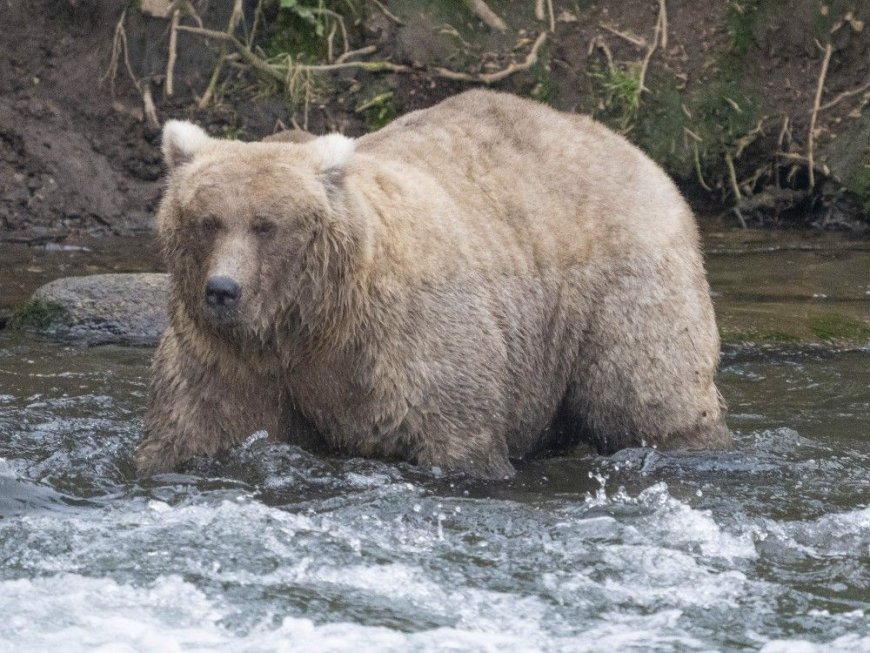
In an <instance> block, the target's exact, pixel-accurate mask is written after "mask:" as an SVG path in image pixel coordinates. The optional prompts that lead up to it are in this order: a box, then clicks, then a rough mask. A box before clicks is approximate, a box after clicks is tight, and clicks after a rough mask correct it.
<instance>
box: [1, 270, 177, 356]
mask: <svg viewBox="0 0 870 653" xmlns="http://www.w3.org/2000/svg"><path fill="white" fill-rule="evenodd" d="M168 300H169V276H168V275H166V274H157V273H136V274H94V275H90V276H85V277H66V278H63V279H56V280H55V281H52V282H50V283H47V284H45V285H44V286H42V287H41V288H39V289H38V290H37V291H36V292H35V293H33V296H32V297H31V298H30V299H29V300H28V301H27V303H25V304H24V305H23V306H22V307H21V308H19V309H18V310H17V311H16V312H15V314H14V315H13V316H12V318H11V320H10V321H9V326H10V327H11V328H13V329H22V330H26V331H32V332H37V333H40V334H44V335H48V336H51V337H55V338H59V339H62V340H68V341H72V342H76V343H79V344H85V345H103V344H125V345H155V344H157V341H158V340H159V339H160V336H161V335H162V333H163V331H164V330H165V329H166V326H167V324H168V316H167V308H166V307H167V303H168Z"/></svg>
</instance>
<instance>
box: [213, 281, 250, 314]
mask: <svg viewBox="0 0 870 653" xmlns="http://www.w3.org/2000/svg"><path fill="white" fill-rule="evenodd" d="M241 296H242V287H241V286H240V285H239V284H238V283H236V281H235V279H232V278H230V277H227V276H223V275H221V276H214V277H210V278H209V280H208V281H207V282H206V284H205V302H206V304H208V306H209V308H212V309H214V310H228V309H233V308H235V307H236V305H237V304H238V303H239V298H240V297H241Z"/></svg>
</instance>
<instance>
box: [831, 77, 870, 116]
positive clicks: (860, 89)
mask: <svg viewBox="0 0 870 653" xmlns="http://www.w3.org/2000/svg"><path fill="white" fill-rule="evenodd" d="M867 90H870V82H867V83H866V84H863V85H862V86H859V87H858V88H853V89H852V90H851V91H843V92H842V93H840V94H839V95H838V96H837V97H835V98H834V99H833V100H831V101H830V102H825V103H824V104H823V105H821V106H820V107H819V111H826V110H828V109H830V108H831V107H834V106H836V105H837V104H839V103H840V102H842V101H843V100H845V99H846V98H847V97H852V96H853V95H860V94H861V93H863V92H864V91H867Z"/></svg>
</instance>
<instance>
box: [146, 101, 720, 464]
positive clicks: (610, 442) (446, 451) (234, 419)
mask: <svg viewBox="0 0 870 653" xmlns="http://www.w3.org/2000/svg"><path fill="white" fill-rule="evenodd" d="M277 140H279V141H283V142H269V143H239V142H233V141H216V140H212V141H209V142H208V144H207V147H206V146H202V143H201V142H199V141H197V139H196V138H194V139H193V142H194V144H195V145H200V146H201V147H198V148H197V147H193V148H192V147H180V148H177V149H178V150H179V151H184V152H190V151H191V150H192V149H193V150H195V152H194V154H193V155H192V157H191V158H190V159H189V161H188V162H187V163H188V165H185V166H183V167H173V165H172V164H171V163H170V168H171V170H172V171H171V176H170V180H169V186H168V189H167V192H166V195H165V197H164V199H163V202H162V204H161V208H160V212H159V215H158V224H159V229H160V235H161V239H162V242H163V244H164V249H165V253H166V258H167V264H168V266H169V269H170V272H171V274H172V281H173V293H172V306H171V309H172V310H171V314H172V325H171V328H170V330H169V332H168V333H167V335H166V336H165V338H164V340H163V342H162V344H161V346H160V348H159V349H158V352H157V354H156V357H155V363H154V380H153V382H152V390H151V401H150V404H149V408H148V412H147V415H146V426H145V432H146V433H145V439H144V441H143V443H142V445H141V446H140V448H139V451H138V454H137V461H138V464H139V467H140V469H141V470H142V471H145V472H153V471H157V470H166V469H172V468H175V467H176V466H177V465H178V464H180V463H182V462H184V461H185V460H187V459H188V458H190V457H191V456H193V455H196V454H214V453H216V452H219V451H222V450H225V449H226V448H228V447H230V446H233V445H234V444H237V443H238V442H240V441H242V440H243V439H244V438H246V437H247V436H248V435H250V434H251V433H253V432H254V431H257V430H262V429H265V430H267V431H269V433H270V434H272V435H273V436H275V437H287V438H290V439H291V441H294V442H298V443H299V444H301V445H303V446H308V447H314V448H320V449H323V450H327V451H332V452H340V453H344V454H348V455H360V456H376V457H386V458H400V459H406V460H411V461H414V462H416V463H418V464H421V465H424V466H428V465H438V466H440V467H442V468H446V469H452V470H460V471H465V472H468V473H470V474H473V475H476V476H479V477H485V478H503V477H505V476H509V475H511V474H512V473H513V467H512V466H511V464H510V462H509V459H511V458H522V457H524V456H527V455H532V454H534V453H536V452H541V451H546V450H551V449H554V448H558V447H561V446H565V445H568V444H573V443H576V442H579V441H586V442H589V443H591V444H593V445H594V446H596V447H597V448H598V449H599V450H600V451H601V452H603V453H607V452H612V451H615V450H617V449H620V448H623V447H627V446H640V445H641V444H644V443H645V444H648V445H656V446H661V447H718V446H726V445H727V444H728V443H729V442H730V436H729V434H728V431H727V429H726V428H725V423H724V406H723V405H722V403H721V401H720V398H719V395H718V392H717V390H716V386H715V383H714V374H715V370H716V366H717V363H718V356H719V340H718V334H717V330H716V324H715V319H714V315H713V309H712V305H711V302H710V299H709V289H708V286H707V282H706V279H705V276H704V270H703V266H702V262H701V256H700V252H699V248H698V236H697V231H696V227H695V223H694V218H693V216H692V214H691V212H690V210H689V209H688V207H687V206H686V204H685V202H684V201H683V199H682V198H681V197H680V195H679V193H678V192H677V190H676V189H675V188H674V186H673V184H672V183H671V181H670V180H669V179H668V178H667V176H666V175H665V174H664V173H663V172H662V171H661V169H660V168H659V167H658V166H656V165H655V164H654V163H653V162H652V161H650V160H649V159H648V158H647V157H646V156H645V155H643V154H642V153H641V152H640V151H638V150H637V149H636V148H634V147H633V146H631V145H630V144H629V143H627V142H626V141H625V140H624V139H622V138H621V137H619V136H617V135H615V134H613V133H612V132H610V131H608V130H607V129H605V128H604V127H602V126H601V125H599V124H597V123H595V122H594V121H592V120H590V119H589V118H586V117H582V116H572V115H567V114H562V113H558V112H555V111H553V110H552V109H549V108H547V107H545V106H543V105H540V104H537V103H533V102H529V101H526V100H522V99H519V98H516V97H513V96H509V95H503V94H499V93H494V92H491V91H480V90H477V91H469V92H467V93H464V94H462V95H459V96H456V97H453V98H450V99H449V100H446V101H445V102H443V103H441V104H439V105H437V106H435V107H432V108H431V109H427V110H423V111H418V112H414V113H411V114H408V115H406V116H404V117H402V118H400V119H398V120H396V121H395V122H393V123H392V124H391V125H389V126H388V127H386V128H384V129H382V130H380V131H378V132H375V133H373V134H369V135H367V136H365V137H362V138H360V139H358V140H357V141H356V142H353V141H349V139H344V138H343V137H340V136H338V135H330V136H326V137H321V138H319V139H315V140H309V139H307V138H297V137H295V136H294V137H293V138H292V139H289V138H288V139H285V138H280V139H277ZM302 141H304V142H302ZM171 142H173V143H177V142H181V143H184V144H188V145H189V144H190V140H189V139H186V138H184V137H182V138H181V139H178V138H173V139H172V140H171ZM216 224H217V225H218V226H215V225H216ZM264 224H265V225H267V226H268V229H267V228H265V227H264V228H261V227H262V225H264ZM215 274H220V275H222V276H230V277H232V278H233V279H235V280H236V281H237V282H238V283H239V285H240V287H241V289H242V290H241V299H240V301H239V305H238V309H237V311H235V312H234V313H233V314H232V316H231V319H228V320H224V321H220V320H217V319H216V318H215V316H214V315H213V314H212V313H210V312H209V309H208V308H207V307H206V305H205V302H204V288H205V284H206V281H207V279H208V278H209V277H210V276H213V275H215Z"/></svg>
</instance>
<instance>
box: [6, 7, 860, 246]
mask: <svg viewBox="0 0 870 653" xmlns="http://www.w3.org/2000/svg"><path fill="white" fill-rule="evenodd" d="M0 23H2V24H3V25H4V35H3V37H2V38H3V40H4V44H3V45H4V47H3V57H2V60H0V240H6V241H10V240H11V241H24V242H33V241H41V240H57V239H64V238H67V239H69V238H75V237H78V236H82V235H93V234H102V233H110V232H112V233H116V234H129V233H135V232H139V231H147V230H148V229H149V228H150V227H149V225H150V220H151V215H152V214H153V210H154V208H155V205H156V202H157V199H158V197H159V192H160V185H159V180H160V177H161V174H162V170H161V163H160V156H159V148H158V145H159V127H160V124H161V123H162V122H163V121H164V120H165V119H167V118H169V117H185V118H190V119H193V120H196V121H198V122H200V123H202V124H204V125H205V126H206V127H207V128H208V129H209V130H210V131H211V132H212V133H214V134H216V135H219V136H224V137H229V138H241V139H256V138H260V137H262V136H265V135H267V134H270V133H272V132H274V131H277V130H280V129H282V128H286V127H293V126H296V127H300V128H303V129H307V130H310V131H312V132H314V133H323V132H326V131H330V130H340V131H343V132H345V133H348V134H350V135H360V134H362V133H365V132H367V131H370V130H373V129H377V128H379V127H381V126H383V125H385V124H387V123H388V122H389V121H390V120H392V119H393V118H394V117H396V116H397V115H401V114H403V113H405V112H407V111H411V110H414V109H417V108H421V107H425V106H429V105H431V104H434V103H435V102H437V101H439V100H441V99H442V98H444V97H446V96H448V95H451V94H454V93H457V92H459V91H462V90H464V89H466V88H468V87H470V86H472V85H489V86H492V87H494V88H497V89H501V90H505V91H509V92H513V93H518V94H521V95H526V96H530V97H533V98H535V99H537V100H539V101H541V102H546V103H548V104H551V105H553V106H555V107H557V108H559V109H563V110H567V111H577V112H585V113H591V114H593V115H594V116H595V117H596V118H598V119H599V120H602V121H603V122H605V123H607V124H608V125H610V126H611V127H613V128H614V129H617V130H619V131H621V132H622V133H624V134H625V135H626V136H627V137H628V138H630V139H631V140H633V141H634V142H636V143H637V144H638V145H640V146H641V147H642V148H643V149H644V150H646V151H647V152H648V153H650V154H651V155H652V156H653V157H654V158H655V159H656V160H657V161H659V162H660V163H661V164H662V165H664V166H665V168H666V169H667V170H668V171H669V172H670V173H671V174H672V175H673V176H674V177H675V178H677V180H678V181H679V183H680V184H681V185H682V186H683V188H684V189H685V191H686V193H687V194H688V195H689V197H690V198H691V199H692V201H693V202H694V203H695V204H696V205H697V206H698V207H699V208H701V209H703V210H704V213H705V214H709V215H712V216H718V219H719V220H721V221H723V222H724V223H727V224H744V225H746V226H812V227H815V228H835V229H849V230H864V229H866V227H867V224H868V223H867V220H868V214H870V111H868V110H867V107H868V104H870V68H868V62H870V4H868V3H867V2H864V1H862V0H727V1H723V2H715V3H707V2H697V1H690V0H649V1H645V2H636V1H634V0H608V1H607V2H593V1H591V0H567V1H561V0H556V1H554V2H550V1H548V0H540V1H537V2H536V1H535V0H522V1H519V0H514V1H509V0H488V2H485V3H484V2H480V1H473V0H440V1H436V0H431V1H425V0H403V1H401V2H400V1H398V0H235V1H233V0H225V1H223V2H202V1H200V0H176V1H174V2H170V0H139V1H138V2H123V1H118V0H55V1H54V2H51V1H50V0H35V1H34V2H30V3H17V2H16V3H2V4H0Z"/></svg>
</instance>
